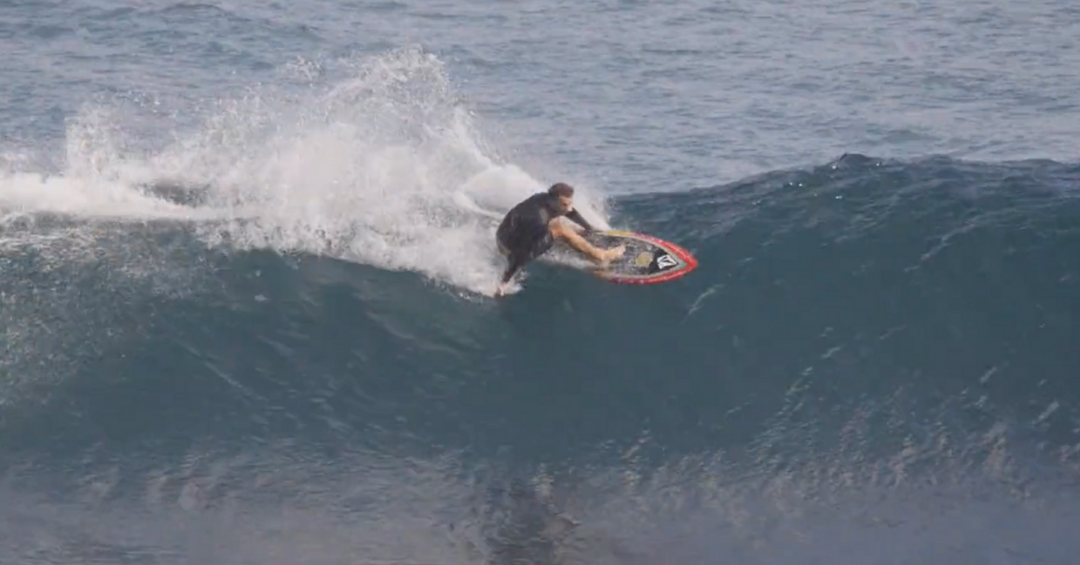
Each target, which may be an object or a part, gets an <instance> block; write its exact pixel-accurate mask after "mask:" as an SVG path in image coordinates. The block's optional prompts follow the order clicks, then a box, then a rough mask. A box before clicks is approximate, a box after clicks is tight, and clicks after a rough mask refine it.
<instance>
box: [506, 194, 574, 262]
mask: <svg viewBox="0 0 1080 565" xmlns="http://www.w3.org/2000/svg"><path fill="white" fill-rule="evenodd" d="M563 215H565V216H566V217H567V218H569V219H571V220H573V221H574V222H576V223H577V224H578V225H580V226H581V227H583V228H585V229H587V230H592V229H593V228H592V226H590V225H589V222H586V221H585V218H582V217H581V214H579V213H578V211H577V210H571V211H570V212H569V213H568V214H563V213H562V212H561V211H560V210H559V197H558V196H552V195H551V194H548V193H546V192H540V193H537V194H534V195H532V196H530V197H529V198H527V199H525V200H524V201H523V202H521V203H520V204H518V205H517V206H514V207H513V208H511V209H510V211H509V212H507V213H506V217H505V218H503V221H502V223H501V224H499V230H498V231H497V232H496V234H495V237H496V241H497V242H498V244H499V251H501V252H502V254H503V255H506V257H507V259H508V260H509V261H510V264H509V265H508V266H507V267H506V271H505V272H504V273H503V278H502V282H504V283H505V282H508V281H509V280H510V279H511V278H513V276H514V273H516V272H517V271H518V269H520V268H521V267H522V266H523V265H525V263H528V262H529V261H532V260H533V259H536V258H537V257H539V256H541V255H543V254H544V253H546V252H547V250H548V249H551V246H552V245H555V240H554V238H553V237H552V236H551V229H550V228H548V222H550V221H551V220H552V219H553V218H556V217H558V216H563Z"/></svg>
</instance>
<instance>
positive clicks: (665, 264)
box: [656, 253, 679, 270]
mask: <svg viewBox="0 0 1080 565" xmlns="http://www.w3.org/2000/svg"><path fill="white" fill-rule="evenodd" d="M678 264H679V262H678V261H676V260H675V259H674V258H673V257H672V256H671V255H668V254H667V253H665V254H663V255H661V256H659V257H657V258H656V268H658V269H661V270H663V269H670V268H672V267H674V266H676V265H678Z"/></svg>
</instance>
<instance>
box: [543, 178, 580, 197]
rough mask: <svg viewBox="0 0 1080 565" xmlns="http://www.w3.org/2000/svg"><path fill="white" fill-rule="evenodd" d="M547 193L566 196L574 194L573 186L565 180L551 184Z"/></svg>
mask: <svg viewBox="0 0 1080 565" xmlns="http://www.w3.org/2000/svg"><path fill="white" fill-rule="evenodd" d="M548 194H550V195H552V196H566V197H567V198H570V197H572V196H574V187H572V186H570V185H568V184H566V183H565V182H557V183H555V184H553V185H551V188H549V189H548Z"/></svg>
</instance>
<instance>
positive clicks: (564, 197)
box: [548, 182, 574, 214]
mask: <svg viewBox="0 0 1080 565" xmlns="http://www.w3.org/2000/svg"><path fill="white" fill-rule="evenodd" d="M548 194H550V195H551V196H554V197H555V200H556V201H557V202H558V203H559V209H560V211H561V212H562V213H564V214H565V213H566V212H569V211H570V210H572V209H573V208H574V187H572V186H570V185H568V184H566V183H565V182H557V183H555V184H553V185H551V188H549V189H548Z"/></svg>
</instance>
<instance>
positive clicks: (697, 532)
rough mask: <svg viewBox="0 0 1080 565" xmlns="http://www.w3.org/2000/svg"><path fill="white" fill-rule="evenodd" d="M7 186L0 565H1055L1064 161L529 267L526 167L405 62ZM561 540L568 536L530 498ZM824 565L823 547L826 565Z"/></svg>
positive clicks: (1071, 447) (598, 214)
mask: <svg viewBox="0 0 1080 565" xmlns="http://www.w3.org/2000/svg"><path fill="white" fill-rule="evenodd" d="M353 70H354V71H355V74H354V78H352V79H350V80H348V81H344V82H337V83H334V84H332V85H330V87H328V88H323V89H315V90H313V91H311V92H306V93H305V94H302V95H293V96H291V97H271V96H269V95H267V96H266V97H265V98H252V99H245V100H240V101H235V102H232V103H229V104H224V105H223V107H222V108H219V109H218V110H216V111H215V112H213V113H212V114H211V117H210V118H209V119H207V123H206V124H204V125H203V126H201V127H200V128H198V129H197V131H196V132H195V134H192V135H190V136H188V137H184V138H181V139H179V140H177V141H175V142H173V143H172V144H168V145H166V146H165V147H164V148H163V149H161V150H159V151H155V152H153V153H149V152H147V153H146V154H143V153H138V152H135V153H132V152H131V151H130V150H127V149H124V148H125V147H128V144H127V143H124V141H123V139H118V138H117V136H121V137H122V133H120V132H122V131H123V130H122V128H117V127H116V123H115V122H114V121H112V120H114V119H116V118H115V116H114V114H113V113H111V109H109V108H104V107H103V108H89V109H87V110H85V111H84V113H83V114H82V115H81V116H80V119H79V120H75V121H74V122H73V123H72V124H71V125H70V126H69V128H70V129H69V131H68V135H67V139H68V140H69V146H68V147H67V157H66V160H65V165H64V168H63V169H62V170H60V171H59V172H58V173H56V174H45V173H42V172H41V171H35V170H33V169H29V168H21V169H20V168H19V167H14V166H13V167H10V168H11V170H10V171H9V172H8V173H5V174H4V175H3V176H2V177H0V226H2V229H3V231H2V234H0V305H2V310H0V328H2V329H0V332H2V333H0V337H2V338H3V341H2V342H0V375H2V378H0V471H2V475H0V476H2V477H3V481H2V482H0V561H2V562H4V563H9V562H10V563H72V562H83V563H85V562H95V563H135V562H138V563H201V564H212V563H245V562H260V563H300V562H303V563H312V564H318V563H341V562H350V563H355V562H360V563H401V564H430V563H470V564H474V563H485V562H491V563H496V564H509V563H512V562H514V559H519V558H521V559H526V560H528V561H529V562H532V563H537V564H554V563H564V564H568V565H569V564H583V565H584V564H596V563H624V564H639V563H640V564H646V563H680V564H685V565H689V564H696V563H702V564H706V563H726V562H740V563H816V562H824V561H837V562H845V561H846V562H874V563H908V562H919V563H945V562H951V559H952V557H953V556H956V555H960V556H963V559H968V560H970V561H968V562H977V563H999V562H1000V563H1012V562H1016V563H1020V562H1025V561H1029V562H1037V561H1040V560H1041V562H1047V563H1063V562H1067V559H1066V557H1068V556H1072V555H1075V553H1076V552H1077V550H1080V547H1078V543H1080V542H1078V541H1077V539H1076V536H1075V535H1070V534H1072V533H1073V532H1075V531H1076V529H1077V527H1078V526H1080V517H1078V516H1077V511H1076V508H1077V505H1076V502H1077V501H1076V492H1077V491H1076V484H1077V478H1078V477H1080V412H1078V408H1080V387H1078V386H1077V385H1076V379H1075V375H1077V374H1080V347H1077V344H1078V342H1077V338H1076V332H1075V329H1074V324H1075V320H1077V319H1080V299H1078V298H1077V297H1078V296H1080V293H1078V291H1080V288H1078V285H1080V200H1078V199H1077V185H1078V182H1077V181H1078V180H1080V167H1077V166H1076V165H1070V164H1062V163H1058V162H1051V161H1022V162H1005V163H978V162H966V161H958V160H952V159H948V158H944V157H931V158H926V159H916V160H891V159H883V158H875V157H867V156H862V155H845V156H843V157H841V158H839V159H837V160H836V161H834V162H831V163H826V164H823V165H821V166H817V167H812V168H805V169H793V170H780V171H774V172H770V173H767V174H763V175H760V176H756V177H753V178H747V179H744V180H741V181H738V182H735V183H731V184H724V185H720V186H713V187H701V188H698V189H695V190H690V191H686V192H673V193H664V194H637V195H630V196H618V197H614V198H610V199H606V200H605V199H603V198H600V197H599V196H597V195H596V194H595V193H594V192H593V191H592V190H590V188H589V187H588V186H583V187H582V206H583V208H585V210H586V212H587V213H588V214H589V215H591V216H593V217H594V218H596V219H597V222H598V223H601V225H605V224H608V225H613V226H616V227H624V228H629V229H633V230H636V231H641V232H645V233H650V234H655V235H657V236H660V237H663V238H666V239H670V240H672V241H675V242H678V243H680V244H681V245H683V246H684V247H686V248H687V249H689V250H690V251H691V252H692V253H694V254H695V255H696V256H697V258H698V259H699V261H700V267H699V268H698V270H697V271H695V272H694V273H692V274H690V275H689V276H687V277H685V278H683V279H680V280H678V281H674V282H671V283H667V284H662V285H655V286H644V287H642V286H636V285H614V284H607V283H603V282H601V281H598V280H596V279H594V278H592V277H589V276H587V275H585V274H583V273H581V272H578V271H575V270H571V269H565V268H560V267H558V266H554V265H542V264H537V265H532V266H530V267H529V268H528V273H527V277H526V278H525V280H524V282H523V283H522V285H521V287H520V288H518V289H517V292H515V293H514V294H513V295H511V296H509V297H508V298H506V299H505V300H502V301H495V300H492V299H491V298H490V297H489V294H490V291H491V289H492V288H493V287H494V282H495V280H496V278H497V276H498V274H499V271H500V270H501V267H502V265H501V263H500V260H499V257H498V255H497V254H496V253H495V251H494V249H493V246H492V244H491V242H492V233H493V227H492V226H491V225H490V223H489V222H485V221H482V220H481V219H479V218H477V217H476V216H475V215H474V214H470V213H469V212H468V211H467V210H465V209H463V208H462V207H461V206H459V205H458V204H459V203H460V198H459V197H460V196H462V195H465V196H466V197H467V198H469V199H471V200H472V201H475V202H479V203H481V204H483V205H485V206H486V207H488V208H490V209H494V210H505V209H507V208H509V206H510V205H512V204H513V203H514V202H515V201H516V200H517V199H519V198H521V197H522V196H524V195H527V194H529V193H530V192H531V191H533V190H536V189H538V188H539V187H541V186H542V183H540V182H539V181H537V180H535V179H533V178H532V177H531V176H529V175H528V174H526V173H525V172H524V171H522V170H521V169H518V168H516V167H514V166H513V165H511V164H506V163H505V162H504V159H501V158H499V157H498V156H497V154H496V152H495V151H493V150H491V149H490V148H486V147H485V145H484V143H483V142H481V141H478V140H479V139H480V136H479V135H478V134H477V133H476V127H475V125H474V124H473V122H472V120H473V118H472V117H471V115H470V114H469V113H468V112H465V111H462V110H461V109H460V106H459V104H458V101H457V100H456V99H455V96H454V95H453V92H452V89H450V88H449V87H448V86H447V85H446V84H445V80H444V78H445V73H444V72H443V71H442V70H441V68H440V65H439V63H438V61H437V60H434V59H433V58H431V57H428V56H426V55H425V54H423V53H420V52H416V51H408V50H406V51H401V52H395V53H394V54H392V55H389V56H386V57H382V58H379V59H377V60H375V61H374V62H371V61H369V62H368V63H366V64H363V65H357V66H356V68H354V69H353ZM560 512H565V513H568V514H570V515H571V516H572V517H573V519H574V520H576V523H577V525H576V527H569V531H566V530H567V529H568V528H567V527H566V526H567V523H568V522H567V521H565V520H562V519H560V518H559V517H558V516H557V514H558V513H560ZM848 560H850V561H848Z"/></svg>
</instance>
